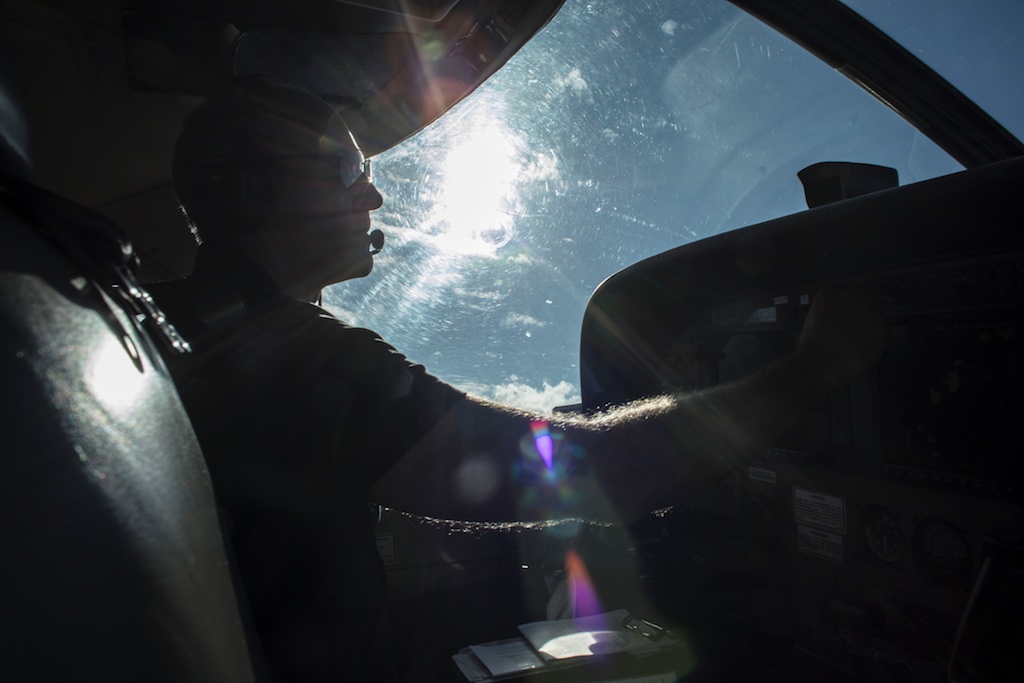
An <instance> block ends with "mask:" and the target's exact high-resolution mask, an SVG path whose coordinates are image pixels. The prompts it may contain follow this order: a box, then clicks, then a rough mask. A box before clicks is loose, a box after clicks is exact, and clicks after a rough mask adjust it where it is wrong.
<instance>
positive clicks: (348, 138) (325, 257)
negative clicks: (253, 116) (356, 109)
mask: <svg viewBox="0 0 1024 683" xmlns="http://www.w3.org/2000/svg"><path fill="white" fill-rule="evenodd" d="M317 132H318V133H319V135H311V134H306V135H303V136H302V137H303V138H304V140H303V144H301V145H293V146H292V147H291V148H290V149H288V151H287V152H286V153H285V152H284V151H282V152H281V153H272V154H269V155H268V156H266V157H265V159H264V160H263V161H264V162H263V164H262V165H263V171H262V172H264V173H266V174H267V181H268V183H267V184H268V186H269V187H270V188H271V191H272V195H273V196H272V202H271V205H272V206H271V209H270V213H271V217H272V219H273V220H272V221H271V224H272V225H273V226H274V228H273V229H274V230H275V232H279V233H280V236H279V238H278V240H277V241H278V242H279V246H280V247H281V248H282V249H285V250H287V251H288V252H289V257H290V258H293V259H298V260H300V262H302V263H304V264H307V266H308V267H310V268H315V269H317V270H323V271H324V273H325V278H326V279H330V280H331V281H333V282H340V281H342V280H347V279H351V278H355V277H362V276H365V275H367V274H369V273H370V271H371V270H372V268H373V257H372V256H371V255H370V253H369V247H368V234H369V231H370V222H371V221H370V212H371V211H374V210H376V209H378V208H380V207H381V205H382V204H383V198H382V197H381V195H380V193H379V192H378V191H377V188H376V187H374V186H373V184H372V183H371V182H370V178H369V163H368V162H367V161H366V159H365V157H364V156H363V153H362V151H361V150H360V149H359V146H358V144H357V143H356V141H355V139H354V137H353V136H352V133H351V132H350V131H349V129H348V127H347V125H346V124H345V121H344V120H343V119H342V118H341V117H340V116H338V115H335V116H332V117H331V118H330V119H329V120H328V121H327V122H326V124H325V126H324V130H322V131H310V133H317Z"/></svg>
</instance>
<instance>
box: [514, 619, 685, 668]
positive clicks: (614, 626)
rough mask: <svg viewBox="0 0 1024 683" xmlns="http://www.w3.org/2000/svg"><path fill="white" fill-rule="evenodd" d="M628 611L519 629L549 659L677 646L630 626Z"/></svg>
mask: <svg viewBox="0 0 1024 683" xmlns="http://www.w3.org/2000/svg"><path fill="white" fill-rule="evenodd" d="M630 619H631V617H630V614H629V611H628V610H624V609H622V610H616V611H614V612H607V613H605V614H595V615H593V616H589V617H578V618H575V619H559V620H557V621H535V622H533V623H530V624H523V625H522V626H520V627H519V632H520V633H522V634H523V636H524V637H525V638H526V640H527V641H529V643H530V645H532V646H533V647H534V649H536V650H537V652H539V653H540V655H541V656H542V657H544V658H545V659H546V660H553V659H569V658H571V657H592V656H595V655H608V654H614V653H617V652H629V653H631V654H643V653H647V652H656V651H659V650H662V649H667V648H671V647H674V646H675V645H677V643H676V642H675V641H674V640H673V639H671V638H665V639H661V640H653V639H651V638H649V637H647V636H645V635H643V634H642V633H639V632H637V631H634V630H630V629H628V628H626V626H625V624H626V623H627V622H629V620H630Z"/></svg>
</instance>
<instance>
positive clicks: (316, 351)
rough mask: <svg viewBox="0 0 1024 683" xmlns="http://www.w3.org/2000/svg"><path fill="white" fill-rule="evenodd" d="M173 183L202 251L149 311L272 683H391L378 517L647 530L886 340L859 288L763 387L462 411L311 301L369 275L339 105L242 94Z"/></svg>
mask: <svg viewBox="0 0 1024 683" xmlns="http://www.w3.org/2000/svg"><path fill="white" fill-rule="evenodd" d="M173 178H174V186H175V190H176V192H177V194H178V197H179V200H180V202H181V206H182V208H183V210H184V211H185V213H186V214H187V217H188V219H189V223H190V225H191V227H192V229H193V231H194V234H195V236H196V237H197V240H198V241H200V242H201V243H200V246H199V249H198V255H197V260H196V265H195V270H194V272H193V274H192V275H191V276H190V277H188V278H186V279H185V280H182V281H178V282H172V283H164V284H163V285H161V286H156V287H154V288H153V289H154V295H155V296H156V297H157V299H158V301H159V303H160V304H161V305H162V306H163V308H164V310H165V312H166V313H167V314H168V316H169V318H170V319H171V320H172V321H173V322H174V323H175V324H176V325H177V326H178V327H179V328H180V329H181V330H182V332H183V333H184V334H185V336H186V337H187V338H188V339H189V340H191V343H192V345H193V348H194V353H192V354H190V355H189V356H188V357H187V358H185V359H184V360H174V359H170V363H169V364H170V365H171V368H172V372H173V374H174V377H175V381H176V382H177V384H178V386H179V389H180V391H181V394H182V398H183V400H184V403H185V406H186V408H187V410H188V413H189V415H190V417H191V419H192V421H193V423H194V426H195V429H196V433H197V435H198V437H199V441H200V444H201V445H202V447H203V449H204V452H205V454H206V457H207V460H208V463H209V471H210V475H211V479H212V481H213V485H214V489H215V491H216V493H217V495H218V499H219V502H220V505H221V506H222V509H223V513H224V520H225V521H224V523H225V525H226V527H227V529H228V531H229V534H230V542H231V550H232V551H233V553H234V556H235V559H236V564H237V568H238V572H239V575H240V579H241V585H242V586H244V592H243V599H244V600H245V602H246V606H247V609H248V610H249V611H250V612H251V615H252V622H253V624H254V627H255V629H256V631H257V634H258V638H259V641H260V642H261V644H262V646H263V650H264V652H265V654H266V660H267V665H268V666H269V669H270V671H271V673H272V675H273V677H274V678H276V679H277V680H283V681H314V680H340V679H344V680H390V679H393V678H394V676H395V675H396V674H395V671H394V665H393V658H392V656H391V654H390V650H389V649H390V647H391V642H390V636H389V633H388V612H387V599H386V595H385V584H384V576H383V572H382V565H381V561H380V558H379V555H378V552H377V550H376V545H375V538H374V524H375V523H376V521H377V516H376V514H377V513H376V509H377V508H376V507H375V506H373V505H370V503H371V502H372V503H374V504H383V505H386V506H389V507H393V508H396V509H400V510H403V511H407V512H409V513H413V514H418V515H425V516H429V517H432V518H437V519H447V520H478V521H499V522H516V521H523V520H539V519H551V518H566V517H576V518H586V519H600V520H611V521H629V520H635V519H637V518H639V517H641V516H642V515H644V514H646V513H648V512H649V511H651V510H653V509H656V508H658V507H662V506H665V505H669V504H671V503H672V502H673V501H676V500H678V496H680V495H681V493H680V492H681V491H684V490H693V489H694V488H697V487H700V486H702V485H706V484H707V483H709V482H712V481H714V480H715V479H716V478H717V477H720V476H722V475H723V474H724V473H726V472H728V471H729V470H730V469H733V468H738V467H742V466H743V463H744V462H745V460H746V458H747V457H748V454H750V453H752V452H755V451H756V449H757V447H758V446H759V445H761V444H765V443H766V441H767V439H769V438H770V437H771V435H772V434H774V433H776V432H777V431H779V430H780V429H783V428H784V427H785V425H786V424H788V423H790V422H792V421H793V420H795V419H796V418H798V417H800V416H801V415H803V414H804V413H805V412H806V411H807V410H809V409H810V408H811V407H813V406H814V405H815V404H816V403H818V402H819V401H820V400H821V399H822V398H823V397H825V396H827V395H828V394H829V393H830V392H831V391H833V390H835V389H836V388H839V387H842V386H845V385H846V384H848V383H849V382H850V381H851V380H852V379H853V378H854V377H855V376H857V375H858V374H859V373H861V372H863V371H864V370H866V369H867V368H868V367H869V366H870V365H871V364H873V363H874V362H875V361H876V360H877V358H878V356H879V354H880V353H881V351H882V348H883V346H884V328H883V326H882V323H881V320H880V318H879V317H878V316H877V315H876V314H875V313H874V312H873V310H872V309H871V307H870V306H869V305H868V304H867V303H865V301H864V300H863V299H862V298H861V297H860V296H859V295H857V294H856V293H854V292H850V291H846V290H831V291H823V292H821V293H820V294H819V295H818V296H817V297H816V301H815V303H814V305H813V306H812V309H811V311H810V313H809V315H808V318H807V320H806V323H805V326H804V330H803V333H802V336H801V338H800V340H799V343H798V345H797V346H796V349H795V351H794V352H793V353H792V354H791V355H790V356H788V357H787V358H785V359H783V360H781V361H780V362H778V363H776V364H775V365H773V366H771V367H769V368H767V369H765V370H763V371H761V372H759V373H758V374H755V375H753V376H750V377H747V378H745V379H743V380H741V381H738V382H736V383H732V384H728V385H723V386H719V387H716V388H714V389H710V390H707V391H703V392H700V393H696V394H692V395H665V396H660V397H655V398H650V399H646V400H641V401H638V402H635V403H632V404H629V405H625V406H620V407H614V408H609V409H608V410H606V411H603V412H601V413H600V414H596V415H590V416H575V415H538V414H534V413H530V412H527V411H523V410H519V409H516V408H512V407H508V406H504V405H500V404H497V403H493V402H489V401H486V400H483V399H480V398H476V397H473V396H470V395H466V394H465V393H464V392H462V391H460V390H458V389H456V388H453V387H451V386H449V385H447V384H445V383H444V382H442V381H441V380H439V379H437V378H436V377H434V376H432V375H431V374H429V373H428V372H427V371H426V369H424V368H423V367H422V366H420V365H417V364H414V363H412V362H411V361H409V360H408V359H406V358H405V357H404V356H402V355H401V354H400V353H399V352H397V351H396V350H395V349H394V348H393V347H391V346H390V345H388V344H387V343H386V342H385V341H383V340H382V339H381V338H380V337H379V336H378V335H376V334H375V333H373V332H371V331H369V330H366V329H360V328H356V327H352V326H350V325H348V324H346V323H345V322H343V321H341V320H338V319H337V318H335V317H334V316H333V315H331V314H330V313H329V312H327V311H325V310H324V309H323V308H320V307H319V306H318V305H317V304H316V302H317V301H318V298H319V296H320V291H321V289H322V288H324V287H326V286H327V285H331V284H334V283H338V282H343V281H345V280H349V279H352V278H359V277H364V276H366V275H368V274H369V273H370V272H371V270H372V268H373V252H374V251H375V250H376V249H375V248H374V247H376V248H377V249H379V246H380V243H379V237H376V236H374V237H371V222H370V213H371V212H372V211H374V210H375V209H378V208H380V206H381V204H382V202H383V200H382V197H381V194H380V193H379V192H378V191H377V189H376V188H375V187H374V186H373V184H372V183H371V181H370V174H369V165H368V163H367V162H366V160H365V158H364V156H363V153H362V152H361V150H360V148H359V145H358V144H357V142H356V140H355V139H354V138H353V136H352V134H351V132H350V131H349V129H348V127H347V126H346V124H345V121H344V120H343V119H342V117H341V116H340V115H339V114H338V113H337V112H336V111H335V109H334V108H333V107H332V106H330V105H329V104H328V103H326V102H324V101H323V100H321V99H318V98H317V97H315V96H313V95H311V94H308V93H306V92H303V91H300V90H297V89H292V88H287V87H283V86H280V85H277V84H274V83H271V82H270V81H268V80H264V79H262V78H255V77H254V78H243V79H236V80H234V81H233V82H231V83H229V84H228V85H226V86H225V87H224V88H223V89H222V90H220V91H218V92H217V93H216V94H215V95H213V96H212V97H211V98H209V99H208V100H207V101H206V102H205V103H204V104H202V105H201V106H200V107H198V108H197V109H196V111H195V112H194V113H192V114H191V115H190V117H189V118H188V119H187V121H186V123H185V125H184V128H183V130H182V132H181V135H180V139H179V142H178V146H177V149H176V153H175V158H174V168H173ZM371 243H373V244H371Z"/></svg>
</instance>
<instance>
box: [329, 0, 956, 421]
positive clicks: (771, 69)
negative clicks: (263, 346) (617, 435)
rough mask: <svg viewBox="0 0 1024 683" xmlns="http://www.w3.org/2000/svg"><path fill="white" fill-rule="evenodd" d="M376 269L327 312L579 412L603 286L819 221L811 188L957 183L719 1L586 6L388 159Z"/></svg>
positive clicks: (480, 381) (898, 123)
mask: <svg viewBox="0 0 1024 683" xmlns="http://www.w3.org/2000/svg"><path fill="white" fill-rule="evenodd" d="M374 161H375V166H374V173H375V177H374V182H375V184H376V185H377V186H378V187H379V189H380V191H381V193H382V194H383V195H384V197H385V205H384V207H383V208H382V209H380V210H379V211H377V212H376V213H375V214H374V221H375V225H376V227H379V228H381V229H382V230H384V232H385V233H386V234H387V239H388V242H387V246H386V247H385V248H384V251H383V252H382V253H381V254H380V255H379V256H377V257H376V258H377V261H376V267H375V270H374V272H373V274H372V275H371V276H370V277H368V278H365V279H363V280H359V281H353V282H348V283H344V284H341V285H336V286H334V287H331V288H330V289H328V290H327V292H326V293H325V297H324V303H325V305H326V306H328V307H329V308H330V309H332V310H333V311H335V312H336V313H338V315H340V316H341V317H342V318H343V319H346V320H348V321H350V322H352V323H353V324H357V325H362V326H366V327H370V328H372V329H374V330H376V331H377V332H379V333H380V334H381V335H382V336H383V337H384V338H385V339H387V340H388V341H389V342H390V343H392V344H393V345H395V346H396V347H397V348H398V349H399V350H400V351H402V352H403V353H404V354H406V355H407V356H409V357H410V358H411V359H412V360H414V361H417V362H420V363H423V364H425V365H426V366H427V368H428V369H429V370H430V371H431V372H433V373H434V374H436V375H438V376H440V377H441V378H443V379H445V380H446V381H448V382H450V383H452V384H455V385H457V386H460V387H462V388H464V389H467V390H469V391H471V392H473V393H475V394H477V395H481V396H485V397H490V398H495V399H498V400H501V401H504V402H509V403H512V404H516V405H520V406H522V407H526V408H536V409H544V410H547V409H550V408H552V407H554V406H558V405H563V404H571V403H574V402H576V401H578V400H579V367H578V354H579V333H580V323H581V321H582V318H583V312H584V309H585V307H586V304H587V300H588V298H589V297H590V295H591V293H592V292H593V291H594V289H595V288H596V287H597V286H598V285H599V284H600V283H601V282H602V281H603V280H604V279H605V278H607V277H608V276H610V275H612V274H614V273H615V272H617V271H619V270H621V269H622V268H624V267H626V266H628V265H630V264H633V263H635V262H637V261H639V260H641V259H643V258H646V257H649V256H651V255H654V254H657V253H659V252H662V251H665V250H666V249H670V248H672V247H676V246H679V245H682V244H685V243H688V242H692V241H694V240H698V239H701V238H704V237H707V236H710V235H714V234H716V233H720V232H723V231H727V230H732V229H735V228H739V227H743V226H745V225H749V224H752V223H756V222H760V221H763V220H767V219H770V218H774V217H778V216H781V215H786V214H790V213H794V212H798V211H801V210H803V209H804V208H806V207H805V203H804V196H803V190H802V188H801V186H800V183H799V181H798V179H797V172H798V171H799V170H800V169H802V168H804V167H806V166H809V165H811V164H814V163H817V162H821V161H856V162H865V163H873V164H882V165H886V166H891V167H894V168H896V169H897V170H898V172H899V176H900V182H901V184H907V183H912V182H916V181H920V180H923V179H927V178H931V177H934V176H938V175H943V174H947V173H951V172H954V171H957V170H959V169H960V166H959V164H957V163H956V162H955V161H953V160H952V159H951V158H950V157H949V156H948V155H946V154H945V153H944V152H943V151H941V150H940V149H938V148H937V147H936V146H935V145H934V144H933V143H931V142H930V141H929V140H928V139H927V138H925V137H924V136H922V135H921V134H919V133H918V132H917V131H916V130H915V129H913V128H912V127H911V126H909V125H908V124H907V123H906V122H905V121H903V120H902V119H901V118H899V117H898V116H897V115H895V114H894V113H892V112H891V111H890V110H889V109H888V108H886V107H885V106H884V105H882V104H881V103H879V102H878V101H876V100H874V99H873V98H871V97H870V96H869V95H868V94H867V93H865V92H864V91H862V90H861V89H859V88H858V87H857V86H856V85H854V84H852V83H851V82H850V81H848V80H847V79H845V78H844V77H843V76H841V75H839V74H838V73H836V72H835V71H833V70H832V69H830V68H829V67H828V66H826V65H825V64H823V63H821V62H820V61H819V60H817V59H816V58H814V57H813V56H811V55H809V54H808V53H806V52H805V51H804V50H803V49H802V48H800V47H798V46H796V45H794V44H793V43H792V42H790V41H789V40H787V39H785V38H784V37H782V36H780V35H779V34H777V33H775V32H774V31H773V30H771V29H769V28H767V27H766V26H764V25H762V24H760V23H759V22H757V21H756V20H754V19H752V18H750V17H748V16H747V15H745V14H744V13H742V12H741V11H739V10H737V9H736V8H735V7H733V6H732V5H729V4H727V3H726V2H724V1H715V0H696V1H695V0H685V1H682V0H651V1H647V2H633V1H632V0H617V1H614V0H568V1H567V2H566V3H565V5H564V6H563V8H562V9H561V11H560V12H559V14H558V15H557V16H556V17H555V18H554V19H553V20H552V22H551V23H550V24H549V25H548V26H547V27H546V28H545V29H544V30H542V31H541V32H540V33H539V34H538V35H537V36H536V37H535V38H534V39H533V40H532V41H531V42H530V43H529V44H527V45H526V47H525V48H524V49H522V50H521V51H520V52H519V53H518V54H517V55H516V56H515V57H514V58H513V59H512V60H511V61H510V62H509V63H508V64H507V65H506V66H505V67H504V68H503V69H502V70H501V71H499V72H498V73H497V74H496V75H495V76H494V77H493V78H491V79H490V80H489V81H488V82H487V83H486V84H485V85H484V86H482V87H481V88H480V89H479V90H478V91H477V92H476V93H474V94H473V95H472V96H471V97H469V98H467V100H465V101H464V102H463V103H461V104H460V105H459V106H457V107H456V108H454V109H453V110H452V111H451V112H449V113H448V114H446V115H445V116H443V117H442V118H441V119H440V120H439V121H437V122H436V123H435V124H434V125H433V126H431V127H429V128H428V129H426V130H424V131H423V132H421V133H420V134H418V135H417V136H415V137H414V138H412V139H409V140H407V141H405V142H403V143H402V144H400V145H398V146H397V147H396V148H394V149H393V150H390V151H388V152H387V153H385V154H381V155H379V157H377V158H376V159H375V160H374Z"/></svg>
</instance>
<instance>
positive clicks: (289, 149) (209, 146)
mask: <svg viewBox="0 0 1024 683" xmlns="http://www.w3.org/2000/svg"><path fill="white" fill-rule="evenodd" d="M173 176H174V188H175V191H176V192H177V194H178V198H179V200H180V201H181V204H182V207H183V208H184V209H185V212H186V213H187V214H188V216H189V219H190V221H191V222H192V223H193V225H194V229H195V230H196V234H197V237H201V239H202V241H205V242H211V243H213V242H220V243H233V244H236V245H241V246H243V247H244V248H247V249H248V250H249V251H250V252H255V253H256V255H257V256H258V257H259V258H262V259H264V260H266V259H270V260H281V261H282V263H271V264H265V265H269V266H270V267H271V268H278V269H279V268H280V267H284V268H285V269H294V270H296V271H298V272H306V273H312V274H314V275H315V279H317V280H319V286H321V287H322V286H325V285H327V284H331V283H332V282H340V281H341V280H346V279H349V278H352V277H361V276H363V275H366V274H368V273H369V272H370V270H371V269H372V267H373V258H372V256H371V255H370V253H369V242H368V239H369V238H368V232H369V228H370V216H369V212H370V211H373V210H374V209H377V208H379V207H380V206H381V203H382V201H383V200H382V198H381V196H380V194H379V193H378V192H377V190H376V188H375V187H374V186H373V185H372V184H370V178H369V164H368V162H367V161H366V159H365V158H364V156H363V153H362V151H361V150H360V148H359V145H358V144H357V143H356V141H355V138H354V137H353V136H352V133H351V132H350V131H349V129H348V126H347V125H346V124H345V121H344V119H342V118H341V116H340V115H339V114H338V113H337V111H335V109H334V108H333V107H332V106H331V105H329V104H328V103H327V102H325V101H323V100H321V99H319V98H318V97H315V96H313V95H311V94H309V93H307V92H303V91H301V90H296V89H292V88H286V87H282V86H279V85H276V84H273V83H271V82H270V81H267V80H265V79H262V78H256V77H248V78H240V79H234V80H232V81H229V82H228V83H226V84H225V85H224V86H223V87H222V88H221V89H219V90H218V91H217V92H216V93H215V94H214V95H213V96H211V97H210V98H209V99H208V100H207V101H206V102H205V103H204V104H202V105H201V106H200V107H199V108H198V109H196V110H195V111H194V112H193V113H192V114H191V115H190V116H189V117H188V119H187V120H186V122H185V125H184V127H183V128H182V132H181V135H180V136H179V139H178V145H177V148H176V150H175V155H174V168H173Z"/></svg>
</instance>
